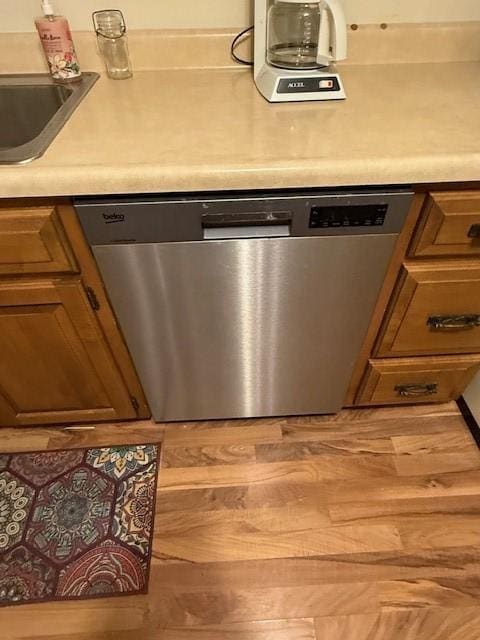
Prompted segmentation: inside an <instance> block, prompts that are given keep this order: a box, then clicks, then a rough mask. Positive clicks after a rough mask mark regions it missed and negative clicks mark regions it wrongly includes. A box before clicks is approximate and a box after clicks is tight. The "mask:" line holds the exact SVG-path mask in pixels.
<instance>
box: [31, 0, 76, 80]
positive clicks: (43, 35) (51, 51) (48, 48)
mask: <svg viewBox="0 0 480 640" xmlns="http://www.w3.org/2000/svg"><path fill="white" fill-rule="evenodd" d="M42 10H43V14H44V15H43V16H42V17H41V18H37V19H36V20H35V25H36V27H37V31H38V35H39V36H40V40H41V42H42V46H43V50H44V52H45V57H46V58H47V61H48V66H49V68H50V73H51V75H52V78H53V79H54V80H55V81H56V82H63V83H65V82H76V81H78V80H80V79H81V77H82V73H81V71H80V67H79V64H78V60H77V54H76V53H75V47H74V45H73V39H72V33H71V31H70V25H69V24H68V20H67V19H66V18H65V17H64V16H57V15H55V12H54V10H53V6H52V3H51V1H50V0H42Z"/></svg>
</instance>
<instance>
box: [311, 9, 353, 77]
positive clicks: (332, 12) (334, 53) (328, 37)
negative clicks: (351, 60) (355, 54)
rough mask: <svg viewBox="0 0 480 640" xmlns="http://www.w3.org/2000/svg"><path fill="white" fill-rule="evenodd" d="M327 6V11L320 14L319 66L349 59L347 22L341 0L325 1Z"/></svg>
mask: <svg viewBox="0 0 480 640" xmlns="http://www.w3.org/2000/svg"><path fill="white" fill-rule="evenodd" d="M325 4H326V5H327V9H324V10H323V11H322V12H321V14H320V33H319V38H318V53H317V62H318V64H319V65H328V64H330V62H336V61H337V60H345V58H346V57H347V21H346V19H345V13H344V12H343V8H342V5H341V4H340V2H339V0H325ZM330 21H331V22H330Z"/></svg>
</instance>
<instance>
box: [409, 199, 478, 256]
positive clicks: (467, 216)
mask: <svg viewBox="0 0 480 640" xmlns="http://www.w3.org/2000/svg"><path fill="white" fill-rule="evenodd" d="M410 255H411V256H412V257H436V256H460V257H462V256H480V191H450V192H449V191H447V192H439V193H431V194H430V195H429V197H428V199H427V202H426V204H425V209H424V223H423V225H421V226H420V228H419V230H418V232H417V234H416V236H415V238H414V240H413V243H412V249H411V252H410Z"/></svg>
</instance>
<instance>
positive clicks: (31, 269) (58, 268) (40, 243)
mask: <svg viewBox="0 0 480 640" xmlns="http://www.w3.org/2000/svg"><path fill="white" fill-rule="evenodd" d="M76 271H78V269H77V266H76V264H75V260H74V259H73V256H72V253H71V250H70V247H69V245H68V241H67V239H66V238H65V233H64V231H63V229H62V225H61V223H60V220H59V217H58V212H57V209H56V208H55V207H36V208H31V207H30V208H12V207H2V208H1V209H0V274H2V275H13V274H24V273H29V274H31V273H42V274H43V273H55V272H57V273H59V272H63V273H67V272H70V273H72V272H76Z"/></svg>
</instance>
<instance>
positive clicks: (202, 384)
mask: <svg viewBox="0 0 480 640" xmlns="http://www.w3.org/2000/svg"><path fill="white" fill-rule="evenodd" d="M107 222H108V220H107ZM402 223H403V219H402ZM398 224H399V223H398ZM358 231H361V230H358ZM371 231H372V232H373V231H374V229H372V230H371ZM212 235H213V237H214V236H215V233H213V234H212ZM397 237H398V233H390V234H384V235H380V234H376V235H375V234H373V233H372V234H371V235H370V234H368V231H367V230H366V231H365V235H337V236H335V235H331V236H326V237H324V236H317V237H268V238H251V237H249V238H245V239H203V240H201V241H193V242H188V241H187V242H164V243H145V242H144V243H142V244H123V245H122V244H111V245H98V246H94V247H93V251H94V254H95V257H96V259H97V262H98V264H99V267H100V270H101V273H102V276H103V278H104V281H105V284H106V288H107V291H108V293H109V296H110V299H111V301H112V304H113V307H114V309H115V311H116V313H117V316H118V319H119V321H120V324H121V327H122V329H123V332H124V334H125V338H126V341H127V344H128V346H129V348H130V351H131V353H132V356H133V359H134V362H135V364H136V367H137V370H138V373H139V375H140V378H141V380H142V383H143V385H144V389H145V392H146V395H147V398H148V401H149V403H150V407H151V410H152V413H153V416H154V418H155V420H157V421H164V420H165V421H179V420H182V421H183V420H200V419H210V418H241V417H255V416H278V415H292V414H296V415H299V414H315V413H317V414H318V413H335V412H337V411H338V410H339V409H340V408H341V407H342V404H343V402H344V399H345V395H346V392H347V388H348V384H349V380H350V377H351V375H352V370H353V367H354V364H355V362H356V360H357V357H358V354H359V351H360V348H361V345H362V341H363V339H364V337H365V334H366V331H367V328H368V325H369V322H370V318H371V315H372V311H373V308H374V305H375V302H376V300H377V297H378V294H379V291H380V287H381V285H382V283H383V280H384V277H385V272H386V269H387V266H388V263H389V259H390V257H391V255H392V251H393V247H394V245H395V242H396V240H397Z"/></svg>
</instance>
